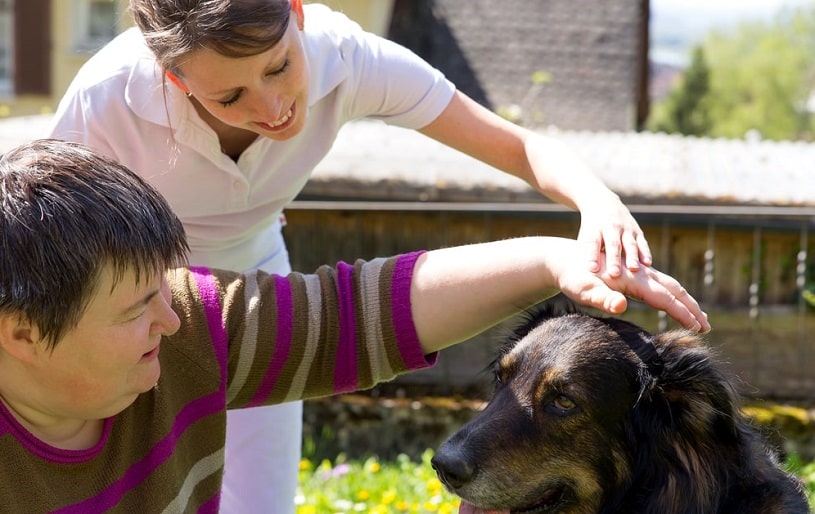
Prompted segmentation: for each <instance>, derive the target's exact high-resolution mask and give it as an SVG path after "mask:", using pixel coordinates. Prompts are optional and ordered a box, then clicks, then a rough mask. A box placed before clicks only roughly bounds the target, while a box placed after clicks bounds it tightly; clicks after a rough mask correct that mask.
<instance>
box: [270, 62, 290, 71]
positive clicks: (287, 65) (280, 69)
mask: <svg viewBox="0 0 815 514" xmlns="http://www.w3.org/2000/svg"><path fill="white" fill-rule="evenodd" d="M288 67H289V60H288V59H286V60H285V61H284V62H283V66H281V67H279V68H277V69H276V70H273V71H271V72H270V73H269V75H280V74H281V73H283V72H284V71H286V68H288Z"/></svg>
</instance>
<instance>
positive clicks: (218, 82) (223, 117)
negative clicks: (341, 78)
mask: <svg viewBox="0 0 815 514" xmlns="http://www.w3.org/2000/svg"><path fill="white" fill-rule="evenodd" d="M298 20H300V18H299V15H297V14H296V13H295V12H292V16H291V18H290V21H289V26H288V28H287V29H286V33H285V35H284V36H283V38H282V39H281V40H280V42H278V43H277V44H276V45H275V46H274V47H272V48H271V49H269V50H267V51H265V52H263V53H261V54H258V55H253V56H250V57H240V58H235V57H225V56H223V55H221V54H219V53H217V52H215V51H213V50H209V49H201V50H197V51H195V52H193V53H192V54H191V56H190V59H189V60H187V61H185V62H184V64H182V65H181V66H180V68H179V72H180V77H181V80H182V81H183V84H184V85H185V86H186V87H187V88H188V89H189V91H190V93H192V95H193V96H194V98H195V99H196V100H197V101H198V102H199V103H200V104H201V106H202V107H203V108H204V109H206V110H207V112H208V113H209V114H211V115H212V116H214V117H215V118H217V119H218V120H219V121H221V122H223V123H225V124H227V125H230V126H232V127H237V128H240V129H244V130H248V131H251V132H254V133H256V134H259V135H261V136H264V137H268V138H270V139H274V140H278V141H282V140H286V139H289V138H291V137H293V136H295V135H297V134H298V133H299V132H300V131H301V130H302V128H303V125H304V124H305V121H306V109H307V105H308V82H309V80H308V79H309V72H308V62H307V60H306V55H305V52H304V50H303V44H302V41H301V39H300V35H299V33H298V32H299V28H298V23H297V21H298Z"/></svg>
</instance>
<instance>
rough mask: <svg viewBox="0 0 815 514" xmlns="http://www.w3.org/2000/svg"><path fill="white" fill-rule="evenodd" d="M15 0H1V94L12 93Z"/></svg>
mask: <svg viewBox="0 0 815 514" xmlns="http://www.w3.org/2000/svg"><path fill="white" fill-rule="evenodd" d="M13 2H14V0H0V96H8V95H11V93H12V89H13V88H12V74H13V69H12V63H13V62H14V58H13V56H14V46H13V45H14V33H13V32H14V30H13V29H14V20H13V19H12V13H13V11H14V4H13Z"/></svg>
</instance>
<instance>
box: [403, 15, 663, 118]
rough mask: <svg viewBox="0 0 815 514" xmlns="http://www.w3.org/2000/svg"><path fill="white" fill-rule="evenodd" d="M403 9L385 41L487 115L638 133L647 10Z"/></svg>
mask: <svg viewBox="0 0 815 514" xmlns="http://www.w3.org/2000/svg"><path fill="white" fill-rule="evenodd" d="M401 4H402V5H400V2H399V0H397V3H396V6H395V11H394V16H393V20H392V27H391V30H390V32H389V34H388V37H389V38H391V39H393V40H395V41H397V42H399V43H402V44H404V45H405V46H408V47H409V48H411V49H412V50H414V51H415V52H417V53H418V54H419V55H421V56H422V57H424V58H425V59H426V60H428V61H429V62H430V63H431V64H433V65H434V66H436V67H437V68H439V69H440V70H442V71H443V72H444V73H445V75H446V76H447V77H448V78H450V79H451V80H452V81H453V82H454V83H455V84H456V85H457V87H458V88H459V89H460V90H462V91H463V92H465V93H466V94H468V95H469V96H471V97H473V98H474V99H476V100H477V101H479V102H480V103H482V104H483V105H486V106H488V107H489V108H490V109H491V110H493V111H496V112H504V113H506V114H508V115H512V114H513V111H515V113H517V114H520V118H521V120H522V121H523V123H524V124H525V125H527V126H548V125H557V126H559V127H561V128H564V129H572V130H631V129H634V128H636V123H637V120H636V117H637V105H638V101H639V100H640V97H639V95H640V94H642V95H647V91H641V89H644V88H643V87H642V86H643V85H644V84H645V83H644V82H641V81H642V80H643V77H642V76H641V74H642V73H645V72H646V70H643V67H644V66H645V64H644V63H645V62H647V61H646V59H647V27H648V12H647V11H648V8H647V5H648V2H647V1H643V0H614V1H607V0H601V1H598V0H534V1H531V0H503V1H501V2H496V1H495V0H466V1H462V0H432V7H430V6H428V4H427V3H426V2H417V1H416V0H404V1H403V2H401ZM407 4H409V5H407ZM422 5H424V7H422Z"/></svg>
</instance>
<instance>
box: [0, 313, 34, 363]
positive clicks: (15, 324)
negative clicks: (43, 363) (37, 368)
mask: <svg viewBox="0 0 815 514" xmlns="http://www.w3.org/2000/svg"><path fill="white" fill-rule="evenodd" d="M38 341H39V332H38V331H37V329H36V328H35V327H34V326H32V325H31V323H29V322H28V321H27V320H26V319H25V317H24V316H21V315H18V314H17V313H8V312H7V313H3V314H0V350H2V352H3V353H6V354H8V355H11V356H12V357H14V358H16V359H19V360H21V361H26V362H29V361H31V360H32V359H33V358H35V357H36V355H37V352H38Z"/></svg>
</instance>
